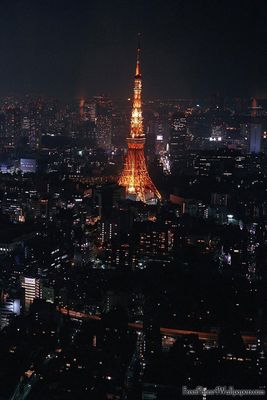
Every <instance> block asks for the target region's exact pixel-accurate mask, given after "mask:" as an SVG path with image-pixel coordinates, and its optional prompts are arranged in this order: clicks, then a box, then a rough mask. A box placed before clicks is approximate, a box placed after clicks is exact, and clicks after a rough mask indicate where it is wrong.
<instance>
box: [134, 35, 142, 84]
mask: <svg viewBox="0 0 267 400" xmlns="http://www.w3.org/2000/svg"><path fill="white" fill-rule="evenodd" d="M140 55H141V33H138V42H137V57H136V68H135V77H141V70H140Z"/></svg>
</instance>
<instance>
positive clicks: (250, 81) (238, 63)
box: [0, 0, 267, 98]
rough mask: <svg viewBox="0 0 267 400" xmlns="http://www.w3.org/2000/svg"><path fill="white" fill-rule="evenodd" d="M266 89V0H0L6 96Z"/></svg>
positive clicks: (255, 92) (0, 87)
mask: <svg viewBox="0 0 267 400" xmlns="http://www.w3.org/2000/svg"><path fill="white" fill-rule="evenodd" d="M138 31H141V32H142V71H143V77H144V92H145V97H147V98H148V97H150V98H153V97H162V98H166V97H172V98H174V97H175V98H180V97H191V96H206V95H211V94H213V93H216V92H220V93H222V94H224V95H233V96H256V97H264V96H266V97H267V84H266V82H267V80H266V78H267V50H266V45H267V40H266V38H267V6H266V1H265V0H250V1H248V0H232V1H230V0H220V1H219V0H135V1H134V0H131V1H130V0H93V1H92V0H86V1H85V0H73V1H69V0H35V1H31V0H1V1H0V54H1V57H0V96H1V95H7V94H13V93H16V94H23V93H29V92H30V93H42V94H47V95H56V96H79V95H81V94H84V95H88V96H93V95H96V94H100V93H106V94H108V95H110V96H112V97H122V96H125V97H128V96H129V95H130V93H131V88H132V77H133V69H134V65H133V64H134V62H135V47H136V36H137V32H138Z"/></svg>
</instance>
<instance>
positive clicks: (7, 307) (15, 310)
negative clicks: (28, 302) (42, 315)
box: [0, 297, 20, 330]
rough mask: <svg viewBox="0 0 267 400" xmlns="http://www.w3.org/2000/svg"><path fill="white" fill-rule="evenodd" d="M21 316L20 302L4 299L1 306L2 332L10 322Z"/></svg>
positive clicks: (0, 321) (0, 324)
mask: <svg viewBox="0 0 267 400" xmlns="http://www.w3.org/2000/svg"><path fill="white" fill-rule="evenodd" d="M19 314H20V300H19V299H11V298H9V297H7V298H6V297H4V298H3V300H2V301H1V305H0V330H1V329H3V328H4V327H5V326H8V325H9V322H10V320H11V319H12V318H13V317H14V316H16V315H19Z"/></svg>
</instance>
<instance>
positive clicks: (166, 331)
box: [58, 307, 257, 344]
mask: <svg viewBox="0 0 267 400" xmlns="http://www.w3.org/2000/svg"><path fill="white" fill-rule="evenodd" d="M58 311H60V312H61V313H62V314H64V315H69V316H70V317H71V318H77V319H84V318H85V319H93V320H96V321H100V320H101V317H99V316H97V315H90V314H86V313H82V312H79V311H73V310H69V309H67V308H64V307H58ZM128 326H129V328H131V329H135V330H137V331H138V330H142V329H143V324H142V323H134V322H130V323H129V324H128ZM160 332H161V334H162V335H166V336H168V335H169V336H179V335H197V336H198V338H199V339H200V340H203V341H215V342H216V341H217V340H218V334H217V333H216V332H200V331H191V330H185V329H175V328H163V327H161V328H160ZM241 336H242V339H243V341H244V343H246V344H255V343H256V341H257V337H256V336H252V335H245V334H243V335H241Z"/></svg>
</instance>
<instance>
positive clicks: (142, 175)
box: [118, 40, 161, 203]
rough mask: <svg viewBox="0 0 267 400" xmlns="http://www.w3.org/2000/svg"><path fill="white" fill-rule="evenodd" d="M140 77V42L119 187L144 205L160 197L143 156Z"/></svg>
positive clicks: (143, 139) (129, 196)
mask: <svg viewBox="0 0 267 400" xmlns="http://www.w3.org/2000/svg"><path fill="white" fill-rule="evenodd" d="M141 94H142V77H141V70H140V40H139V42H138V48H137V62H136V69H135V77H134V98H133V107H132V115H131V130H130V137H128V138H127V145H128V151H127V155H126V157H125V162H124V167H123V170H122V173H121V175H120V178H119V181H118V183H119V185H121V186H124V187H125V188H126V194H127V197H128V198H131V199H132V200H136V201H143V202H145V203H155V202H156V201H157V200H160V199H161V195H160V193H159V191H158V190H157V188H156V186H155V185H154V183H153V182H152V180H151V178H150V176H149V173H148V170H147V166H146V159H145V154H144V145H145V135H144V129H143V116H142V100H141Z"/></svg>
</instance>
